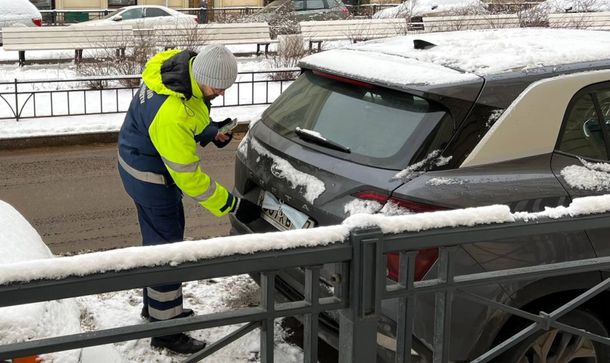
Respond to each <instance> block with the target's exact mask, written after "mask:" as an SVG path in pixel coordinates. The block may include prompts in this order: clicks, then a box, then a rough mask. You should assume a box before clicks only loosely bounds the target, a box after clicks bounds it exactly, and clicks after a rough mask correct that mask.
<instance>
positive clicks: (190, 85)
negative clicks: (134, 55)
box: [142, 49, 203, 100]
mask: <svg viewBox="0 0 610 363" xmlns="http://www.w3.org/2000/svg"><path fill="white" fill-rule="evenodd" d="M196 55H197V53H194V52H190V51H187V50H185V51H181V50H176V49H172V50H167V51H164V52H161V53H158V54H156V55H155V56H154V57H152V58H151V59H150V60H149V61H148V62H147V63H146V66H145V67H144V71H143V72H142V80H143V81H144V83H145V84H146V86H147V87H148V88H149V89H151V90H153V91H155V92H156V93H158V94H161V95H168V96H175V97H180V98H184V99H187V100H188V99H190V98H191V97H193V96H195V97H196V98H201V97H202V96H203V94H202V92H201V90H200V89H199V86H198V85H197V82H196V81H195V79H194V78H193V76H192V72H191V63H192V59H193V57H195V56H196Z"/></svg>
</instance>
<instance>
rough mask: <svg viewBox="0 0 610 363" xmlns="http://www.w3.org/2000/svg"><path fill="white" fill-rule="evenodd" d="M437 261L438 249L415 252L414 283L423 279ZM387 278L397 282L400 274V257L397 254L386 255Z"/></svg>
mask: <svg viewBox="0 0 610 363" xmlns="http://www.w3.org/2000/svg"><path fill="white" fill-rule="evenodd" d="M437 259H438V248H427V249H425V250H419V251H417V255H415V281H419V280H421V279H423V278H424V276H425V275H426V273H427V272H428V270H430V267H432V265H433V264H434V262H436V260H437ZM387 261H388V277H389V278H391V279H392V280H394V281H398V273H399V272H400V255H399V254H398V253H397V252H392V253H388V257H387Z"/></svg>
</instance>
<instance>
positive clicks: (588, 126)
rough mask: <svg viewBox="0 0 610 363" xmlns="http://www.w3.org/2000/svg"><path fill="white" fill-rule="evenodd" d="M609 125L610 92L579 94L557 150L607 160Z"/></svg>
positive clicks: (565, 121)
mask: <svg viewBox="0 0 610 363" xmlns="http://www.w3.org/2000/svg"><path fill="white" fill-rule="evenodd" d="M597 106H599V107H597ZM598 110H601V114H600V112H598ZM608 122H610V89H608V90H603V89H602V90H600V89H597V90H596V89H590V90H588V89H585V90H583V91H581V92H579V93H577V94H576V96H575V97H574V99H573V100H572V101H571V102H570V106H569V107H568V111H567V112H566V117H565V119H564V124H563V130H562V132H561V136H560V138H559V142H558V145H557V149H558V150H560V151H563V152H565V153H568V154H573V155H577V156H581V157H585V158H591V159H600V160H607V159H608V151H607V150H608V149H607V147H606V140H607V139H608V127H609V126H610V125H608Z"/></svg>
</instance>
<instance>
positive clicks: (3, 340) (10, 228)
mask: <svg viewBox="0 0 610 363" xmlns="http://www.w3.org/2000/svg"><path fill="white" fill-rule="evenodd" d="M32 259H38V260H37V261H56V260H58V259H55V258H53V254H52V253H51V251H50V250H49V249H48V247H47V246H46V245H45V244H44V242H43V241H42V239H41V238H40V235H39V234H38V232H36V230H35V229H34V228H33V227H32V226H31V225H30V224H29V223H28V222H27V221H26V220H25V219H24V218H23V216H22V215H21V214H20V213H19V212H17V211H16V210H15V209H14V208H13V207H12V206H10V205H9V204H7V203H5V202H3V201H1V200H0V265H3V266H4V265H10V264H15V263H16V264H19V263H27V261H29V260H32ZM80 331H81V330H80V309H79V308H78V305H77V304H76V302H75V300H74V299H63V300H53V301H47V302H39V303H33V304H24V305H15V306H7V307H2V308H0V344H9V343H17V342H23V341H28V340H31V339H36V338H47V337H54V336H59V335H68V334H75V333H80ZM100 349H103V348H100ZM80 354H81V351H80V350H70V351H64V352H57V353H52V354H45V355H43V356H42V357H43V358H44V359H45V361H48V362H62V363H64V362H65V363H72V362H74V363H77V362H81V360H80V358H79V357H80ZM109 354H112V351H109ZM107 357H108V358H110V356H107ZM87 362H89V363H90V362H93V361H92V360H89V361H87ZM106 362H107V363H112V360H111V359H109V360H106Z"/></svg>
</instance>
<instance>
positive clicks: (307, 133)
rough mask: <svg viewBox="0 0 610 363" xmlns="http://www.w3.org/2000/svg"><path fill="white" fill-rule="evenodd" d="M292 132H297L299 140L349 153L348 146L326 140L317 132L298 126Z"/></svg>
mask: <svg viewBox="0 0 610 363" xmlns="http://www.w3.org/2000/svg"><path fill="white" fill-rule="evenodd" d="M294 132H295V133H296V134H297V136H298V137H300V138H301V140H304V141H308V142H313V143H315V144H318V145H320V146H324V147H327V148H329V149H334V150H338V151H342V152H344V153H351V150H350V149H349V147H346V146H343V145H341V144H337V143H336V142H334V141H331V140H328V139H327V138H325V137H324V136H322V135H320V133H319V132H316V131H312V130H307V129H302V128H300V127H297V128H296V129H294Z"/></svg>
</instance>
